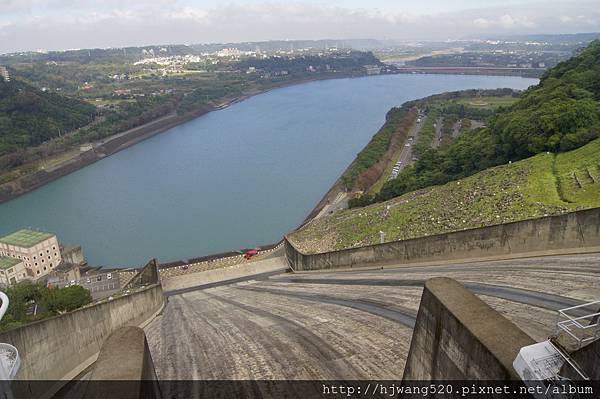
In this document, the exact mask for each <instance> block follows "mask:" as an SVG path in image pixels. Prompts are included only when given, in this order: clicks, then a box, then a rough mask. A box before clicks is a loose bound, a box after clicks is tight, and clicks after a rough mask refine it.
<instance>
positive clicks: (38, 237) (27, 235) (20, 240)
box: [0, 229, 54, 248]
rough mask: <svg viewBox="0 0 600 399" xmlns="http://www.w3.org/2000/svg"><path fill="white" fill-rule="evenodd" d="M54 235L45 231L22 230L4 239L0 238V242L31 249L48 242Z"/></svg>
mask: <svg viewBox="0 0 600 399" xmlns="http://www.w3.org/2000/svg"><path fill="white" fill-rule="evenodd" d="M53 235H54V234H51V233H45V232H43V231H35V230H29V229H21V230H18V231H15V232H14V233H11V234H8V235H6V236H4V237H0V242H2V243H4V244H8V245H16V246H19V247H24V248H30V247H33V246H34V245H36V244H39V243H40V242H42V241H44V240H47V239H48V238H50V237H52V236H53Z"/></svg>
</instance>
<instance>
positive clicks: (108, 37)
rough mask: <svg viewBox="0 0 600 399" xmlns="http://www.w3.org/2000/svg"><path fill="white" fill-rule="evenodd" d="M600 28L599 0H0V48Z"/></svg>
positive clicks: (420, 37)
mask: <svg viewBox="0 0 600 399" xmlns="http://www.w3.org/2000/svg"><path fill="white" fill-rule="evenodd" d="M596 31H600V6H599V1H598V0H593V1H589V0H563V1H554V0H546V1H536V0H525V1H516V0H485V1H482V0H412V1H404V0H363V1H358V0H345V1H341V0H328V1H320V0H297V1H293V0H292V1H289V2H288V1H285V2H283V1H281V2H275V1H267V2H265V1H260V0H245V1H244V0H232V1H230V2H223V1H214V0H213V1H208V0H145V1H137V0H126V1H125V0H0V53H6V52H13V51H23V50H38V49H47V50H62V49H71V48H93V47H121V46H136V45H147V44H180V43H181V44H190V43H214V42H240V41H258V40H273V39H344V38H375V39H401V40H438V39H458V38H462V37H465V36H474V35H479V36H489V35H495V34H500V35H506V34H523V33H577V32H596Z"/></svg>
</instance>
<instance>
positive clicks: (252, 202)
mask: <svg viewBox="0 0 600 399" xmlns="http://www.w3.org/2000/svg"><path fill="white" fill-rule="evenodd" d="M535 83H537V79H525V78H519V77H499V76H466V75H388V76H375V77H365V78H356V79H336V80H327V81H317V82H311V83H307V84H302V85H297V86H290V87H286V88H281V89H277V90H273V91H270V92H268V93H264V94H261V95H258V96H255V97H252V98H250V99H247V100H245V101H243V102H240V103H237V104H234V105H232V106H231V107H229V108H226V109H223V110H220V111H216V112H211V113H209V114H207V115H204V116H202V117H200V118H197V119H195V120H192V121H190V122H188V123H186V124H183V125H180V126H177V127H174V128H172V129H170V130H168V131H167V132H164V133H162V134H159V135H157V136H154V137H152V138H150V139H148V140H146V141H143V142H141V143H139V144H137V145H135V146H133V147H130V148H128V149H126V150H123V151H121V152H119V153H117V154H115V155H112V156H110V157H108V158H106V159H104V160H102V161H99V162H96V163H95V164H92V165H90V166H88V167H86V168H84V169H81V170H79V171H77V172H75V173H72V174H70V175H68V176H65V177H63V178H61V179H59V180H56V181H54V182H52V183H50V184H47V185H45V186H43V187H41V188H39V189H37V190H35V191H32V192H30V193H28V194H25V195H23V196H21V197H18V198H16V199H14V200H12V201H9V202H6V203H4V204H0V234H6V233H8V232H10V231H12V230H15V229H18V228H21V227H32V228H36V229H41V230H45V231H50V232H54V233H56V234H57V235H58V238H59V240H60V241H61V242H64V243H77V244H80V245H82V247H83V251H84V254H85V255H86V257H87V259H88V261H89V263H90V264H92V265H98V266H100V265H104V266H114V267H127V266H134V265H140V264H143V263H144V262H146V261H147V260H149V259H151V258H154V257H155V258H157V259H158V260H159V261H161V262H167V261H174V260H179V259H187V258H192V257H197V256H203V255H208V254H211V253H216V252H221V251H228V250H236V249H239V248H244V247H252V246H255V245H260V244H267V243H271V242H275V241H278V240H279V239H281V237H282V236H283V234H285V233H286V232H288V231H290V230H292V229H293V228H295V227H296V226H297V225H298V224H300V223H301V222H302V220H303V219H304V218H305V217H306V215H307V214H308V213H309V212H310V210H311V209H312V208H313V207H314V206H315V205H316V203H317V202H318V201H319V199H320V198H321V197H322V196H323V195H324V193H325V192H326V191H327V190H328V189H329V187H330V186H331V185H332V184H333V183H334V182H335V180H336V179H337V178H338V177H339V175H340V174H341V173H342V171H343V170H344V169H345V168H346V166H347V165H348V164H349V163H350V162H351V161H352V160H353V159H354V157H355V156H356V153H358V152H359V151H360V150H361V148H362V147H364V145H365V144H366V143H367V142H368V141H369V139H370V138H371V136H372V135H373V134H374V133H375V132H376V131H377V130H378V128H379V127H380V126H381V125H382V124H383V122H384V118H385V114H386V112H387V111H388V110H389V109H390V108H391V107H393V106H397V105H400V104H402V103H403V102H405V101H407V100H412V99H416V98H420V97H424V96H427V95H430V94H434V93H440V92H444V91H452V90H462V89H470V88H498V87H511V88H515V89H525V88H527V87H528V86H530V85H532V84H535Z"/></svg>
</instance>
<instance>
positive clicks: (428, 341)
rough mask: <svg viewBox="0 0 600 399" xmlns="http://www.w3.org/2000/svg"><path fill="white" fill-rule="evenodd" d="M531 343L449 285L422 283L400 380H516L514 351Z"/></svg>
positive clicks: (466, 293)
mask: <svg viewBox="0 0 600 399" xmlns="http://www.w3.org/2000/svg"><path fill="white" fill-rule="evenodd" d="M534 343H535V342H534V341H533V339H531V338H530V337H529V336H528V335H527V334H525V333H524V332H523V331H522V330H521V329H519V328H518V327H517V326H515V325H514V324H513V323H512V322H510V321H509V320H508V319H506V318H505V317H503V316H502V315H500V313H498V312H497V311H495V310H493V309H492V308H490V307H489V306H488V305H487V304H486V303H485V302H483V301H482V300H481V299H479V298H477V297H476V296H475V295H473V294H472V293H471V292H470V291H468V290H467V289H466V288H465V287H463V286H462V285H461V284H459V283H458V282H456V281H455V280H452V279H449V278H445V277H438V278H434V279H431V280H428V281H427V282H426V283H425V289H424V290H423V295H422V297H421V304H420V306H419V312H418V314H417V321H416V324H415V328H414V330H413V336H412V340H411V344H410V351H409V353H408V359H407V361H406V367H405V369H404V377H403V380H469V379H477V380H519V376H518V375H517V374H516V372H515V371H514V369H513V367H512V362H513V360H514V359H515V358H516V356H517V354H518V353H519V350H520V349H521V348H522V347H523V346H526V345H532V344H534Z"/></svg>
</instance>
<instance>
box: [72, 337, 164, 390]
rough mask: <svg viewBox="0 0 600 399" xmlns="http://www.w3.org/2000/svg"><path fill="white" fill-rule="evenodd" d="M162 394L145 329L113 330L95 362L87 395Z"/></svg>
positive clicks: (87, 387)
mask: <svg viewBox="0 0 600 399" xmlns="http://www.w3.org/2000/svg"><path fill="white" fill-rule="evenodd" d="M106 381H111V382H109V383H107V382H106ZM117 381H118V382H117ZM161 396H162V395H161V393H160V386H159V384H158V379H157V377H156V371H155V369H154V362H153V361H152V355H151V354H150V349H149V348H148V341H147V340H146V335H145V334H144V330H142V329H141V328H139V327H123V328H120V329H118V330H117V331H115V332H113V333H112V334H111V335H110V336H109V337H108V339H107V340H106V342H105V343H104V345H103V346H102V350H101V351H100V354H99V355H98V360H97V361H96V363H94V368H93V370H92V375H91V378H90V382H89V383H88V384H87V386H86V393H85V395H84V399H96V398H118V399H141V398H144V399H145V398H148V399H158V398H160V397H161Z"/></svg>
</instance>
